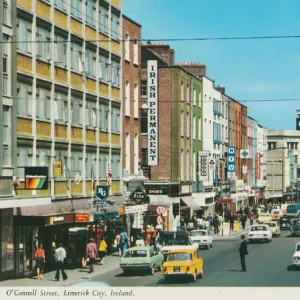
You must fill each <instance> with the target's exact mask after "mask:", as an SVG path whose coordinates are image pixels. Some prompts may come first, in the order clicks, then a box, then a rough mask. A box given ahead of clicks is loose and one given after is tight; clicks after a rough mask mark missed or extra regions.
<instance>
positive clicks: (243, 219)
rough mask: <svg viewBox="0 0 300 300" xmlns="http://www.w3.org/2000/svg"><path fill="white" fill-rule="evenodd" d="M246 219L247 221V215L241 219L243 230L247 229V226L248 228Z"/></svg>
mask: <svg viewBox="0 0 300 300" xmlns="http://www.w3.org/2000/svg"><path fill="white" fill-rule="evenodd" d="M246 219H247V216H246V215H243V216H242V218H241V223H242V227H243V229H245V226H246Z"/></svg>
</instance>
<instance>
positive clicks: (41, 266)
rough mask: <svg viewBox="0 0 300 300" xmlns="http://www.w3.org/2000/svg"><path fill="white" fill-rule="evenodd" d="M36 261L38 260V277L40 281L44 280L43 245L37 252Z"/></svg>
mask: <svg viewBox="0 0 300 300" xmlns="http://www.w3.org/2000/svg"><path fill="white" fill-rule="evenodd" d="M35 259H36V264H35V267H36V271H37V275H38V279H43V271H44V268H45V261H46V260H45V250H44V249H43V244H40V247H39V248H38V249H37V250H36V251H35Z"/></svg>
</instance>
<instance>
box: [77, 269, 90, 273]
mask: <svg viewBox="0 0 300 300" xmlns="http://www.w3.org/2000/svg"><path fill="white" fill-rule="evenodd" d="M78 272H82V273H88V272H89V270H88V269H86V270H78Z"/></svg>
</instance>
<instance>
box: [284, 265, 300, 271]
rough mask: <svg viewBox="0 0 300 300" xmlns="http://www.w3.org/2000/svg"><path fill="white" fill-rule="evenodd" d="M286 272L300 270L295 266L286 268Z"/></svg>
mask: <svg viewBox="0 0 300 300" xmlns="http://www.w3.org/2000/svg"><path fill="white" fill-rule="evenodd" d="M286 270H287V271H300V268H299V267H297V266H295V265H289V266H288V267H287V268H286Z"/></svg>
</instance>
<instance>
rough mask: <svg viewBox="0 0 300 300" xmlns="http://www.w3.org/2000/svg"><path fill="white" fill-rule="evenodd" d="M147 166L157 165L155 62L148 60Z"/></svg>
mask: <svg viewBox="0 0 300 300" xmlns="http://www.w3.org/2000/svg"><path fill="white" fill-rule="evenodd" d="M147 72H148V107H149V110H148V165H149V166H157V165H158V119H157V110H158V105H157V94H158V91H157V60H148V65H147Z"/></svg>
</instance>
